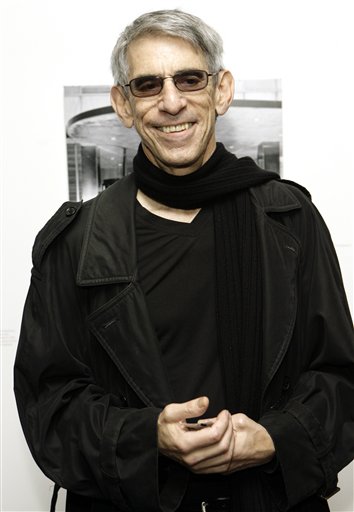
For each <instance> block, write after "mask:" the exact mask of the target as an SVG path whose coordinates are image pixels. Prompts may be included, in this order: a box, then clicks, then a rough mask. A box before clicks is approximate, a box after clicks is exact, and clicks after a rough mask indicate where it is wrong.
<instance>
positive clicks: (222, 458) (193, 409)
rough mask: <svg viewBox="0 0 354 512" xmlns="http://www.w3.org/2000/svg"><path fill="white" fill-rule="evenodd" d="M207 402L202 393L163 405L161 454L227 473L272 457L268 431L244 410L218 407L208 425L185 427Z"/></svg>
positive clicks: (200, 468)
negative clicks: (192, 428) (199, 427)
mask: <svg viewBox="0 0 354 512" xmlns="http://www.w3.org/2000/svg"><path fill="white" fill-rule="evenodd" d="M208 405H209V401H208V399H207V398H206V397H201V398H197V399H195V400H191V401H190V402H185V403H182V404H169V405H167V406H166V407H165V409H164V410H163V411H162V413H161V414H160V416H159V419H158V447H159V450H160V452H161V453H162V454H163V455H166V456H167V457H169V458H171V459H174V460H176V461H178V462H180V463H181V464H183V465H185V466H187V467H188V468H189V469H190V470H191V471H193V472H194V473H200V474H204V473H222V474H229V473H233V472H234V471H238V470H241V469H246V468H250V467H253V466H258V465H261V464H265V463H267V462H269V461H270V460H271V459H272V458H273V456H274V453H275V449H274V444H273V441H272V439H271V437H270V436H269V434H268V432H267V431H266V429H265V428H264V427H263V426H262V425H260V424H259V423H256V422H255V421H253V420H251V419H250V418H248V417H247V416H246V415H244V414H234V415H233V416H231V414H230V413H229V412H228V411H221V412H220V413H219V414H218V415H217V417H216V418H213V420H212V422H211V426H208V427H206V428H204V429H202V430H198V431H190V430H188V427H187V426H186V425H185V420H186V419H187V418H195V417H199V416H201V415H202V414H204V413H205V411H206V410H207V408H208Z"/></svg>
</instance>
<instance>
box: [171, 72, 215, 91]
mask: <svg viewBox="0 0 354 512" xmlns="http://www.w3.org/2000/svg"><path fill="white" fill-rule="evenodd" d="M174 81H175V84H176V87H177V88H178V89H179V90H180V91H185V92H188V91H199V90H200V89H204V87H206V86H207V84H208V73H206V72H205V71H200V70H196V71H188V72H185V73H180V74H178V75H175V77H174Z"/></svg>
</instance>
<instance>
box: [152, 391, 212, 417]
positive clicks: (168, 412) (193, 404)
mask: <svg viewBox="0 0 354 512" xmlns="http://www.w3.org/2000/svg"><path fill="white" fill-rule="evenodd" d="M208 407H209V399H208V398H207V397H206V396H201V397H199V398H194V399H193V400H189V401H188V402H183V403H181V404H169V405H166V407H165V408H164V410H163V411H162V416H161V420H162V419H163V420H164V421H166V422H167V423H175V422H179V421H184V420H185V419H187V418H197V417H198V416H201V415H202V414H204V413H205V411H206V410H207V409H208Z"/></svg>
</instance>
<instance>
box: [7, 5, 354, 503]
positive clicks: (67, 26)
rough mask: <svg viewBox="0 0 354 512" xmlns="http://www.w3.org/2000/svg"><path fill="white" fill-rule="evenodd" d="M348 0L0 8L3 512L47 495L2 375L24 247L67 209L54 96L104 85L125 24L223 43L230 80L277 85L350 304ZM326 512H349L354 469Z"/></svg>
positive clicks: (17, 306) (292, 161)
mask: <svg viewBox="0 0 354 512" xmlns="http://www.w3.org/2000/svg"><path fill="white" fill-rule="evenodd" d="M351 4H352V2H351V0H348V1H345V0H336V1H326V0H298V1H297V2H290V1H287V0H268V1H266V2H265V1H264V0H244V1H243V2H242V3H241V2H231V1H230V0H218V1H217V2H203V3H201V2H194V3H192V2H190V1H187V0H181V1H179V2H175V1H170V0H161V1H159V0H149V1H148V2H146V0H135V2H131V3H127V2H121V1H119V0H114V1H113V0H100V1H92V0H70V1H69V0H60V1H57V2H54V1H51V0H2V4H1V11H2V12H1V22H2V28H1V33H2V36H3V50H4V51H3V64H2V67H3V75H2V77H3V81H2V94H1V96H2V112H1V126H2V132H3V133H2V138H1V140H2V148H1V149H2V151H1V155H2V157H1V166H2V169H1V171H2V173H3V178H2V204H3V208H2V215H3V219H2V228H3V240H2V242H3V248H2V256H3V265H2V276H1V279H2V286H3V299H4V301H3V312H2V325H1V329H2V372H1V375H2V384H3V385H2V404H3V405H2V459H1V461H2V492H1V507H0V508H1V510H3V511H28V512H29V511H44V510H48V503H49V496H50V490H51V489H50V486H51V483H50V482H48V481H47V480H46V479H45V478H44V477H43V476H42V475H41V473H40V472H39V470H38V469H37V468H36V466H35V464H34V463H33V461H32V459H31V457H30V456H29V453H28V450H27V447H26V445H25V442H24V440H23V436H22V432H21V430H20V426H19V422H18V419H17V413H16V410H15V404H14V399H13V394H12V365H13V359H14V354H15V350H16V343H17V338H18V334H19V325H20V320H21V313H22V307H23V302H24V299H25V295H26V291H27V287H28V284H29V274H30V267H31V262H30V252H31V247H32V243H33V239H34V236H35V234H36V232H37V231H38V230H39V228H40V227H41V226H42V225H43V224H44V222H45V221H46V220H47V219H48V217H49V216H50V215H51V214H52V213H53V211H54V210H55V209H56V208H57V206H58V205H60V204H61V203H62V202H63V201H64V200H66V199H67V172H66V152H65V137H64V126H63V119H64V113H63V86H64V85H82V84H85V85H87V84H107V83H110V82H111V76H110V71H109V57H110V52H111V49H112V47H113V44H114V42H115V39H116V37H117V35H118V33H119V32H120V31H121V30H122V29H123V28H124V26H125V25H126V24H127V23H128V22H130V21H131V20H132V19H133V18H134V17H135V16H136V15H138V14H140V13H142V12H144V11H146V10H154V9H158V8H166V7H167V8H168V7H169V8H174V7H180V8H182V9H185V10H189V11H190V12H192V13H195V14H197V15H200V16H202V17H204V19H205V20H206V21H207V22H209V23H210V24H212V25H213V26H214V27H215V28H216V29H218V30H219V31H220V32H221V33H222V34H223V35H224V40H225V49H226V52H225V60H226V63H227V65H228V67H229V68H230V69H232V71H233V72H234V74H235V76H236V78H237V77H239V78H240V79H250V78H281V79H282V85H283V99H284V103H283V112H284V118H283V120H284V170H285V176H286V177H287V178H289V179H293V180H295V181H299V182H301V183H302V184H304V185H305V186H306V187H307V188H309V189H310V190H311V192H312V194H313V198H314V201H315V202H316V204H317V206H318V207H319V209H320V211H321V212H322V214H323V215H324V217H325V219H326V221H327V224H328V226H329V228H330V230H331V232H332V236H333V239H334V242H335V244H336V247H337V250H338V255H339V258H340V262H341V265H342V271H343V275H344V279H345V284H346V287H347V291H348V294H349V298H350V300H352V260H353V258H352V256H353V215H352V213H353V210H352V206H351V203H352V201H353V192H352V186H353V183H352V174H353V168H354V161H353V160H354V156H353V155H354V152H353V149H352V136H353V129H352V122H353V118H354V104H353V97H354V95H353V91H354V84H353V77H352V67H353V48H354V37H353V33H354V31H353V27H352V16H351V9H350V7H351ZM341 483H342V488H343V491H342V493H341V494H339V495H337V497H335V498H334V499H333V500H331V502H330V503H331V507H332V510H333V511H337V512H338V511H342V512H344V511H346V512H347V511H353V510H354V503H353V467H352V466H350V467H349V468H347V469H346V470H345V471H344V472H343V473H342V474H341Z"/></svg>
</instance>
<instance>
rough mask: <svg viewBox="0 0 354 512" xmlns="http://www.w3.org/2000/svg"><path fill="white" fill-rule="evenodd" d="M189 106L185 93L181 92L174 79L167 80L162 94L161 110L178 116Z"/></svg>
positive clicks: (160, 100)
mask: <svg viewBox="0 0 354 512" xmlns="http://www.w3.org/2000/svg"><path fill="white" fill-rule="evenodd" d="M186 104H187V100H186V97H185V95H184V94H183V92H181V91H179V90H178V89H177V87H176V86H175V83H174V81H173V78H172V77H168V78H165V80H164V82H163V87H162V90H161V92H160V98H159V103H158V105H159V109H160V110H164V111H165V112H168V113H169V114H172V115H176V114H178V113H179V112H180V111H181V110H182V109H183V108H184V107H185V106H186Z"/></svg>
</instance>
